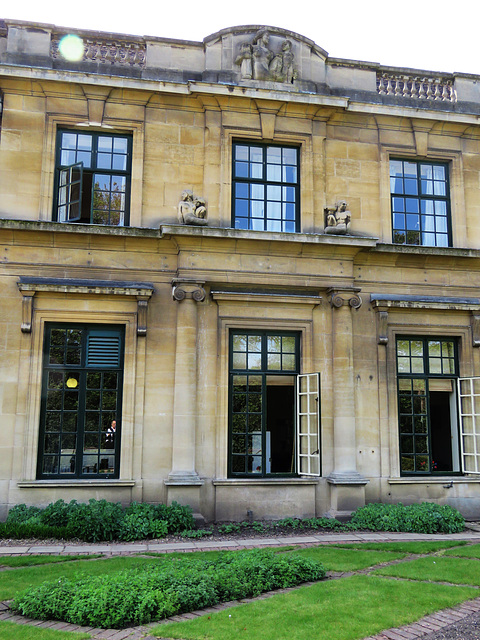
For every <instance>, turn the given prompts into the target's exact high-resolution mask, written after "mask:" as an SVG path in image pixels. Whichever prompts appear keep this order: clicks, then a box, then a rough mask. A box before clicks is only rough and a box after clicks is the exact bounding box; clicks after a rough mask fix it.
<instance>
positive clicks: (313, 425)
mask: <svg viewBox="0 0 480 640" xmlns="http://www.w3.org/2000/svg"><path fill="white" fill-rule="evenodd" d="M297 471H298V473H299V474H300V475H304V476H319V475H320V374H319V373H304V374H299V375H298V376H297Z"/></svg>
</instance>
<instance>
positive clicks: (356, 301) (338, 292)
mask: <svg viewBox="0 0 480 640" xmlns="http://www.w3.org/2000/svg"><path fill="white" fill-rule="evenodd" d="M360 291H361V289H356V288H352V289H328V291H327V293H328V296H329V298H328V301H329V302H330V306H331V307H332V308H333V309H340V307H343V306H344V305H345V306H349V307H351V308H352V309H360V307H361V306H362V303H363V300H362V298H361V297H360V296H359V295H358V294H359V292H360Z"/></svg>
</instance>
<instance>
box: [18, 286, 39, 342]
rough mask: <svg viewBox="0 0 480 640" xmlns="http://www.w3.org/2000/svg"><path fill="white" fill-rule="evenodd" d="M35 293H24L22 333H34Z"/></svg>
mask: <svg viewBox="0 0 480 640" xmlns="http://www.w3.org/2000/svg"><path fill="white" fill-rule="evenodd" d="M34 296H35V291H22V324H21V326H20V328H21V330H22V333H31V332H32V321H33V298H34Z"/></svg>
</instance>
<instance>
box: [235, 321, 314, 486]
mask: <svg viewBox="0 0 480 640" xmlns="http://www.w3.org/2000/svg"><path fill="white" fill-rule="evenodd" d="M238 335H246V336H261V338H262V349H261V368H260V369H253V368H250V369H249V368H244V369H243V368H234V366H233V358H234V351H233V340H234V337H235V336H238ZM272 336H281V337H289V338H290V337H293V338H294V339H295V364H294V368H293V369H291V370H290V369H289V370H286V369H285V370H282V369H268V367H267V357H268V352H267V349H266V344H267V339H268V337H272ZM300 347H301V333H300V332H298V331H268V330H263V329H261V330H255V329H245V330H242V329H232V330H230V335H229V385H228V477H230V478H254V479H255V478H278V477H297V476H298V471H297V468H296V466H297V455H296V453H297V451H296V447H297V442H296V440H297V437H296V434H297V424H296V393H295V390H296V385H297V376H298V374H299V373H300V357H301V355H300ZM235 376H258V377H261V378H262V388H261V397H262V402H261V404H262V409H261V450H262V453H261V454H260V455H261V460H262V464H261V468H262V470H261V472H258V473H257V472H254V471H248V470H244V471H243V472H242V471H234V469H233V467H234V463H233V458H234V455H235V454H234V453H233V439H234V428H233V419H234V413H235V412H234V411H233V409H234V384H233V383H234V378H235ZM267 376H282V377H293V378H295V385H294V392H293V400H292V434H291V435H292V456H293V458H292V459H293V470H292V471H291V472H270V473H267V471H266V468H267V465H266V453H267V448H266V433H267V421H266V407H267V402H266V392H267ZM246 394H247V398H248V390H247V392H246ZM247 401H248V400H247ZM245 413H246V414H250V413H251V412H250V411H248V410H247V411H246V412H245ZM244 435H245V437H247V436H248V427H247V431H246V432H245V434H244ZM247 449H248V442H247V441H246V443H245V452H244V453H243V454H238V457H239V458H241V457H243V458H244V459H245V460H246V459H247V458H248V457H251V455H252V454H251V453H249V452H248V451H247ZM245 466H248V462H246V465H245Z"/></svg>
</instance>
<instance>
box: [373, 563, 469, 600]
mask: <svg viewBox="0 0 480 640" xmlns="http://www.w3.org/2000/svg"><path fill="white" fill-rule="evenodd" d="M374 574H375V575H382V576H395V577H396V578H409V579H410V580H431V581H433V582H451V583H453V584H471V585H476V586H478V587H480V560H475V559H471V558H445V557H444V556H443V557H438V556H430V557H427V558H417V559H415V560H412V561H411V562H406V563H403V564H397V565H395V566H393V567H382V568H381V569H377V570H376V571H374ZM478 595H479V596H480V593H479V594H478Z"/></svg>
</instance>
